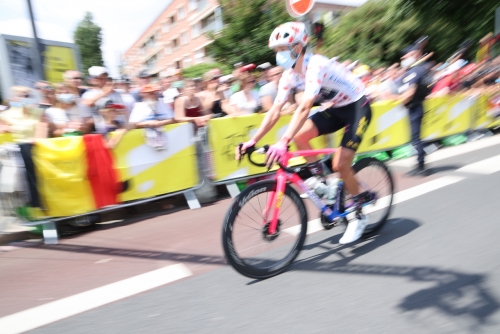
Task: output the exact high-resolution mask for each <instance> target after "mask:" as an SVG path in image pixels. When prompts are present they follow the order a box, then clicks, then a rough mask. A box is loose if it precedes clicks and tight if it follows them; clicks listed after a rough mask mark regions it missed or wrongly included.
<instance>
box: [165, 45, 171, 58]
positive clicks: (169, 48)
mask: <svg viewBox="0 0 500 334" xmlns="http://www.w3.org/2000/svg"><path fill="white" fill-rule="evenodd" d="M164 52H165V54H166V55H170V54H172V44H171V43H168V44H167V46H166V47H165V50H164Z"/></svg>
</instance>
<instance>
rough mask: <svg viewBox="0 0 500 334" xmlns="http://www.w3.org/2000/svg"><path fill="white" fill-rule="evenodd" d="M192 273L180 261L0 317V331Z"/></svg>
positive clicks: (7, 333)
mask: <svg viewBox="0 0 500 334" xmlns="http://www.w3.org/2000/svg"><path fill="white" fill-rule="evenodd" d="M191 275H192V273H191V271H190V270H189V269H188V268H187V267H186V266H185V265H184V264H182V263H179V264H174V265H171V266H168V267H165V268H161V269H158V270H154V271H150V272H148V273H144V274H141V275H138V276H134V277H131V278H127V279H124V280H122V281H118V282H115V283H111V284H108V285H105V286H102V287H99V288H96V289H92V290H89V291H85V292H82V293H79V294H76V295H74V296H70V297H66V298H63V299H59V300H56V301H53V302H51V303H48V304H44V305H40V306H37V307H34V308H31V309H28V310H25V311H22V312H19V313H14V314H12V315H9V316H6V317H3V318H0V328H1V332H2V334H14V333H22V332H26V331H29V330H32V329H35V328H38V327H41V326H44V325H47V324H50V323H52V322H55V321H59V320H61V319H64V318H68V317H71V316H73V315H76V314H79V313H82V312H85V311H88V310H91V309H93V308H96V307H99V306H102V305H105V304H109V303H112V302H115V301H117V300H120V299H123V298H126V297H130V296H133V295H135V294H138V293H141V292H144V291H147V290H150V289H154V288H157V287H159V286H162V285H165V284H168V283H171V282H174V281H177V280H179V279H182V278H185V277H188V276H191Z"/></svg>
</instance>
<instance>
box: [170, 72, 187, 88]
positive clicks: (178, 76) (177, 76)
mask: <svg viewBox="0 0 500 334" xmlns="http://www.w3.org/2000/svg"><path fill="white" fill-rule="evenodd" d="M172 88H175V89H177V90H178V91H179V93H182V90H183V89H184V81H183V80H182V71H181V70H180V69H176V70H174V75H173V79H172Z"/></svg>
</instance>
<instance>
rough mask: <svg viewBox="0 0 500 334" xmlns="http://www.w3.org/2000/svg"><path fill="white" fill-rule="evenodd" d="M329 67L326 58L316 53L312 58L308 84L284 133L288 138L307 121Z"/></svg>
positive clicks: (308, 72)
mask: <svg viewBox="0 0 500 334" xmlns="http://www.w3.org/2000/svg"><path fill="white" fill-rule="evenodd" d="M327 67H328V61H327V60H326V58H324V57H317V56H316V55H315V56H313V58H311V60H310V63H309V65H308V69H307V73H306V78H305V82H306V84H305V88H304V93H303V94H302V99H301V101H300V103H299V107H298V108H297V110H295V113H294V114H293V117H292V120H291V122H290V125H289V126H288V128H287V130H286V132H285V134H284V135H283V137H284V138H285V139H286V140H288V141H290V140H292V139H293V137H295V135H296V134H297V132H299V130H300V128H302V126H303V125H304V123H305V122H306V120H307V117H308V116H309V112H310V111H311V108H312V107H313V105H314V101H315V100H316V97H317V96H318V94H319V93H320V90H321V86H322V85H323V80H324V78H326V75H327V74H326V71H327V69H328V68H327Z"/></svg>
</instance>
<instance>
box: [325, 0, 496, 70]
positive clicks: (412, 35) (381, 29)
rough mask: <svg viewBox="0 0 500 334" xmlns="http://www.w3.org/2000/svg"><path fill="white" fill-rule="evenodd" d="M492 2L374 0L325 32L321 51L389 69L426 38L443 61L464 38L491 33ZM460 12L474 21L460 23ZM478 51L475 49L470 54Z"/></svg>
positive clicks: (475, 40)
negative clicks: (408, 46)
mask: <svg viewBox="0 0 500 334" xmlns="http://www.w3.org/2000/svg"><path fill="white" fill-rule="evenodd" d="M478 2H480V3H482V4H483V5H484V6H486V3H489V4H488V5H487V6H488V7H487V8H477V6H472V3H478ZM493 2H494V1H490V0H470V1H469V0H467V1H465V3H467V4H468V5H464V4H463V2H462V1H454V0H441V1H432V0H370V1H368V2H366V3H365V4H364V5H363V6H361V7H359V8H357V9H355V10H353V11H351V12H349V13H347V14H346V15H344V16H343V17H341V18H340V21H339V23H338V25H337V26H335V27H334V28H333V29H330V30H329V31H328V33H327V34H326V36H325V43H324V46H323V48H322V49H321V52H322V53H323V54H325V55H327V56H330V57H333V56H339V57H340V58H341V59H348V58H349V59H352V60H355V59H359V60H361V61H362V62H363V63H366V64H369V65H372V66H379V65H387V64H390V63H393V62H397V61H399V60H400V57H401V50H402V49H403V48H404V47H406V46H407V45H409V44H410V43H413V42H415V41H416V40H417V39H418V38H419V37H421V36H424V35H425V36H429V39H430V42H429V45H428V49H429V50H432V51H434V52H435V57H434V59H437V60H440V61H444V60H446V59H447V58H448V57H450V56H451V55H452V54H453V53H455V52H456V51H457V50H458V47H459V45H460V44H461V43H463V42H464V41H465V40H466V39H470V40H471V41H472V42H473V43H477V42H478V41H479V39H480V38H481V37H483V36H484V35H486V34H487V33H488V32H489V31H491V30H492V29H493V17H494V14H493V11H494V9H493V8H494V7H495V5H493ZM459 12H461V13H463V15H465V17H467V19H468V20H470V21H467V22H466V21H465V20H463V19H461V17H462V15H461V14H457V13H459ZM465 12H467V14H465ZM481 17H482V18H483V19H481ZM485 22H486V23H485ZM475 50H477V45H476V46H475V47H473V48H471V52H472V53H474V51H475Z"/></svg>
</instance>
